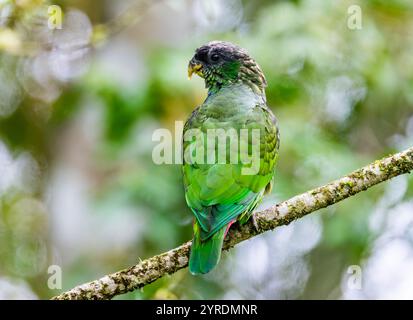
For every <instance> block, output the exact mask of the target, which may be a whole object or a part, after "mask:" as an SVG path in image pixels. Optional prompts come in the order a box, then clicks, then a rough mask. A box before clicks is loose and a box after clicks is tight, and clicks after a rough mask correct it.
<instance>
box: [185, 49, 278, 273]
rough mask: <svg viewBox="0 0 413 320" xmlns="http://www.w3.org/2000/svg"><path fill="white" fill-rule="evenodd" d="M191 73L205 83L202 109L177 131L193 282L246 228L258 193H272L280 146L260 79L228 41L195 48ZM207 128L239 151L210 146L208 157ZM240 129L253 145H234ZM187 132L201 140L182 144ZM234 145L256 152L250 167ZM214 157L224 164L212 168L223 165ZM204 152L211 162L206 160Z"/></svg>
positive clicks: (251, 62)
mask: <svg viewBox="0 0 413 320" xmlns="http://www.w3.org/2000/svg"><path fill="white" fill-rule="evenodd" d="M193 73H195V74H197V75H199V76H200V77H202V78H204V80H205V86H206V88H207V89H208V96H207V98H206V99H205V101H204V103H203V104H202V105H201V106H199V107H197V108H196V109H195V110H194V111H193V112H192V114H191V116H190V117H189V119H188V120H187V121H186V123H185V125H184V140H183V150H184V161H183V182H184V187H185V198H186V202H187V204H188V206H189V208H190V209H191V211H192V212H193V214H194V216H195V218H194V223H193V231H194V238H193V241H192V247H191V253H190V258H189V271H190V272H191V273H192V274H194V275H195V274H204V273H207V272H209V271H211V270H212V269H213V268H214V267H215V266H216V265H217V264H218V262H219V260H220V256H221V250H222V245H223V241H224V238H225V235H226V233H227V232H228V229H229V228H230V226H231V224H232V223H234V222H235V221H239V222H240V223H241V224H242V223H245V222H246V221H247V220H248V219H249V218H250V217H251V215H252V213H253V210H254V209H255V208H256V207H257V205H258V204H259V203H260V202H261V200H262V198H263V196H264V194H266V193H269V192H270V191H271V188H272V180H273V176H274V169H275V164H276V161H277V157H278V148H279V141H280V139H279V131H278V127H277V121H276V118H275V116H274V114H273V113H272V111H271V110H270V108H269V107H268V106H267V104H266V96H265V87H266V85H267V83H266V80H265V77H264V74H263V72H262V71H261V68H260V67H259V66H258V64H257V63H256V62H255V61H254V60H253V59H252V58H251V57H250V56H249V55H248V53H247V52H246V51H245V50H244V49H242V48H240V47H238V46H236V45H234V44H232V43H229V42H223V41H212V42H209V43H208V44H206V45H204V46H202V47H200V48H198V49H196V51H195V55H194V56H193V58H192V59H191V60H190V62H189V66H188V76H189V77H191V75H192V74H193ZM210 129H223V130H225V132H228V131H230V130H232V132H236V133H237V135H238V138H239V139H238V141H239V148H238V150H237V148H235V149H234V147H233V145H230V143H228V139H227V138H225V140H224V147H222V146H220V145H219V143H218V144H215V145H213V144H212V145H213V147H212V150H211V147H210V145H207V142H211V139H209V140H208V131H209V130H210ZM242 129H244V130H249V131H251V132H252V131H253V130H254V129H255V131H256V132H257V131H258V133H259V140H258V141H255V142H254V141H252V140H253V139H252V135H251V134H250V133H248V139H242V138H240V135H241V131H242ZM234 130H235V131H234ZM189 132H191V133H193V132H199V133H200V136H201V138H203V139H199V136H198V139H195V140H194V139H193V136H194V134H192V139H189V138H186V137H187V134H188V133H189ZM221 132H222V131H221ZM199 141H201V142H199ZM215 142H216V141H215ZM221 143H222V140H221ZM241 143H244V144H245V143H247V146H246V147H245V148H244V151H245V149H248V152H250V153H252V149H254V150H258V151H259V152H258V153H257V152H256V153H255V154H254V153H252V156H251V161H250V162H247V161H241V160H240V158H242V157H241V154H240V150H241V149H242V147H241ZM236 146H237V145H236ZM197 147H198V148H197ZM199 147H204V148H205V150H206V152H205V153H204V155H201V156H200V157H196V156H194V153H193V150H196V151H195V153H197V152H198V150H199ZM220 148H221V149H220ZM222 148H223V149H222ZM188 150H190V151H189V152H188V153H187V155H188V156H185V154H186V152H187V151H188ZM219 150H221V151H222V150H224V152H225V154H224V158H225V159H224V160H226V161H219V160H222V158H221V159H220V158H219V155H218V157H217V156H216V155H217V153H218V151H219ZM234 150H236V151H235V152H238V156H239V157H238V158H237V160H238V161H232V159H230V156H231V152H232V153H233V152H234ZM211 153H212V154H213V155H215V158H214V157H213V156H211V157H210V158H209V159H207V160H210V161H207V160H205V158H206V155H207V154H210V155H211ZM200 154H201V153H200ZM191 155H192V158H191ZM194 157H195V158H196V159H197V161H194V160H193V158H194ZM254 157H255V158H254ZM188 158H189V159H188ZM217 158H218V159H217ZM199 159H200V160H201V161H199ZM211 159H212V161H211ZM229 159H230V161H229ZM203 160H205V161H203ZM252 162H255V163H258V168H257V170H256V171H255V172H254V174H251V172H247V171H248V170H247V169H248V168H249V169H251V167H252Z"/></svg>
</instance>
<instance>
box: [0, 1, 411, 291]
mask: <svg viewBox="0 0 413 320" xmlns="http://www.w3.org/2000/svg"><path fill="white" fill-rule="evenodd" d="M52 4H56V5H59V6H60V7H61V8H62V11H63V13H64V19H63V25H62V29H56V30H52V29H50V28H49V27H48V18H49V16H48V6H49V5H52ZM354 4H358V5H359V6H360V9H361V13H362V15H361V18H362V20H361V28H358V27H359V25H354V16H353V17H352V14H354V11H352V10H353V8H354V7H351V5H354ZM349 10H350V11H349ZM352 23H353V24H352ZM354 26H355V27H356V28H354ZM412 30H413V2H412V1H410V0H393V1H386V0H365V1H345V0H340V1H338V0H337V1H325V0H305V1H304V0H302V1H298V0H297V1H268V0H255V1H241V0H225V1H220V0H193V1H190V0H164V1H161V0H158V1H142V0H133V1H132V0H120V1H114V0H105V1H101V0H94V1H93V0H88V1H86V0H72V1H71V0H66V1H55V2H53V3H52V2H48V1H42V0H18V1H17V0H16V1H10V0H0V299H17V298H20V299H22V298H27V299H46V298H50V297H52V296H53V295H56V294H58V293H60V292H61V291H63V290H67V289H70V288H71V287H73V286H75V285H77V284H80V283H83V282H87V281H91V280H94V279H96V278H99V277H101V276H103V275H104V274H107V273H111V272H114V271H117V270H119V269H123V268H126V267H128V266H130V265H133V264H135V263H136V262H137V261H139V259H144V258H147V257H150V256H152V255H155V254H159V253H161V252H164V251H166V250H169V249H171V248H174V247H175V246H177V245H180V244H181V243H182V242H184V241H187V240H188V239H190V238H191V235H192V228H191V219H192V216H191V213H190V211H189V209H188V208H187V207H186V204H185V200H184V193H183V187H182V178H181V170H180V166H179V165H155V164H154V163H153V161H152V156H151V154H152V149H153V147H154V146H155V145H156V142H153V141H152V139H151V137H152V133H153V132H154V130H156V129H158V128H169V129H171V130H173V128H174V121H175V120H185V119H186V118H187V117H188V115H189V114H190V112H191V110H192V109H193V108H194V107H195V106H197V105H199V104H200V103H201V102H202V101H203V99H204V98H205V96H206V91H205V89H204V85H203V81H202V79H199V78H196V79H193V80H192V81H188V79H187V63H188V61H189V59H190V58H191V57H192V55H193V52H194V49H195V48H196V47H198V46H200V45H202V44H203V43H205V42H208V41H210V40H215V39H222V40H229V41H233V42H235V43H237V44H239V45H241V46H242V47H245V48H246V49H247V50H248V51H249V52H250V53H251V55H252V56H253V57H254V58H255V59H256V60H257V61H258V62H259V63H260V65H261V66H262V68H263V70H264V72H265V74H266V77H267V80H268V84H269V86H268V89H267V96H268V102H269V105H270V106H271V107H272V109H273V111H274V113H275V114H276V115H277V117H278V119H279V123H280V129H281V148H280V157H279V164H278V167H277V173H276V181H275V186H274V190H273V193H272V194H271V195H270V196H269V197H267V198H266V200H265V202H264V203H263V206H264V207H265V206H269V205H271V204H274V203H275V202H277V201H280V200H284V199H288V198H289V197H291V196H293V195H296V194H298V193H301V192H304V191H306V190H308V189H310V188H313V187H316V186H319V185H322V184H324V183H326V182H328V181H330V180H332V179H335V178H338V177H340V176H341V175H343V174H346V173H348V172H350V171H352V170H354V169H356V168H358V167H360V166H362V165H365V164H367V163H370V162H371V161H373V160H375V159H377V158H381V157H383V156H385V155H387V154H389V153H392V152H396V151H400V150H403V149H404V148H407V147H409V146H412V145H413V31H412ZM51 265H57V266H59V267H60V268H61V270H62V288H61V289H53V288H49V286H48V279H49V277H50V275H51V274H49V273H48V271H51V269H49V266H51ZM412 270H413V179H412V178H411V177H408V176H406V175H405V176H401V177H398V178H396V179H394V180H392V181H390V182H387V183H384V184H381V185H379V186H376V187H374V188H372V189H370V190H368V191H367V192H364V193H362V194H359V195H357V196H355V197H353V198H351V199H348V200H346V201H343V202H340V203H338V204H337V205H334V206H333V207H330V208H328V209H324V210H321V211H319V212H317V213H315V214H311V215H310V216H308V217H306V218H304V219H300V220H299V221H296V222H294V223H292V224H291V225H289V226H286V227H280V228H278V229H276V230H275V231H273V232H268V233H266V234H264V235H262V236H259V237H255V238H254V239H252V240H250V241H247V242H245V243H242V244H240V245H239V246H237V247H236V248H235V249H234V250H231V251H230V252H227V253H225V254H224V255H223V258H222V261H221V264H220V265H219V267H218V268H217V269H216V270H215V271H213V272H211V273H210V274H208V275H205V276H200V277H193V276H191V275H189V274H188V271H187V270H186V269H185V270H181V271H179V272H178V273H176V274H174V275H172V276H166V277H164V278H162V279H160V280H158V281H156V282H155V283H153V284H151V285H148V286H146V287H145V288H144V289H143V290H138V291H136V292H133V293H129V294H126V295H122V296H119V297H118V298H122V299H159V298H163V299H169V298H171V299H206V298H212V299H221V298H222V299H238V298H239V299H306V298H309V299H366V298H369V299H381V298H390V299H393V298H410V299H412V298H413V272H411V271H412ZM360 272H361V273H360ZM360 275H361V278H360V277H359V276H360ZM354 276H357V277H358V278H354Z"/></svg>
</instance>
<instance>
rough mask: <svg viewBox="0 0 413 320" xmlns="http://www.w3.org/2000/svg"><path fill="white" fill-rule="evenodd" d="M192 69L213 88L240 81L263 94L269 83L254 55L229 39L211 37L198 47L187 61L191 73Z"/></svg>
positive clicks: (215, 89)
mask: <svg viewBox="0 0 413 320" xmlns="http://www.w3.org/2000/svg"><path fill="white" fill-rule="evenodd" d="M193 73H196V74H197V75H199V76H200V77H202V78H204V79H205V85H206V87H207V88H208V89H209V90H210V91H217V90H219V89H220V88H222V87H224V86H226V85H229V84H233V83H239V82H241V83H244V84H246V85H248V86H249V87H251V89H252V90H254V92H257V93H261V94H264V90H265V87H266V86H267V82H266V80H265V77H264V74H263V73H262V71H261V68H260V67H259V65H258V64H257V63H256V62H255V61H254V59H252V58H251V57H250V56H249V55H248V53H247V52H246V51H245V50H244V49H242V48H240V47H238V46H236V45H234V44H232V43H230V42H224V41H212V42H209V43H207V44H206V45H203V46H202V47H199V48H198V49H196V51H195V55H194V56H193V58H192V59H191V61H190V62H189V65H188V76H189V77H191V75H192V74H193Z"/></svg>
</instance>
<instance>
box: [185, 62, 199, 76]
mask: <svg viewBox="0 0 413 320" xmlns="http://www.w3.org/2000/svg"><path fill="white" fill-rule="evenodd" d="M194 73H196V74H197V75H199V76H200V77H202V64H201V63H199V62H194V61H192V60H191V62H189V65H188V79H191V77H192V75H193V74H194Z"/></svg>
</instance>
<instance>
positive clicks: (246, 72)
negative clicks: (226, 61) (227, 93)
mask: <svg viewBox="0 0 413 320" xmlns="http://www.w3.org/2000/svg"><path fill="white" fill-rule="evenodd" d="M237 71H238V72H236V75H235V76H231V77H229V76H224V75H220V74H214V76H208V75H207V76H206V77H205V86H206V87H207V88H208V96H209V95H211V94H215V93H218V92H219V91H220V90H222V89H223V88H227V87H232V86H235V85H236V86H240V85H242V86H246V87H248V88H250V89H251V90H252V91H253V92H254V93H255V94H257V95H260V96H262V97H263V98H264V100H266V98H265V87H266V86H267V81H266V80H265V77H264V74H263V72H262V71H261V68H260V67H259V66H258V65H257V64H255V63H251V64H243V65H241V66H238V69H237Z"/></svg>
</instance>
